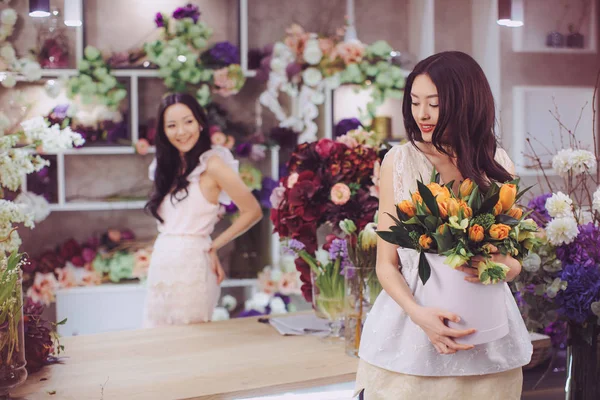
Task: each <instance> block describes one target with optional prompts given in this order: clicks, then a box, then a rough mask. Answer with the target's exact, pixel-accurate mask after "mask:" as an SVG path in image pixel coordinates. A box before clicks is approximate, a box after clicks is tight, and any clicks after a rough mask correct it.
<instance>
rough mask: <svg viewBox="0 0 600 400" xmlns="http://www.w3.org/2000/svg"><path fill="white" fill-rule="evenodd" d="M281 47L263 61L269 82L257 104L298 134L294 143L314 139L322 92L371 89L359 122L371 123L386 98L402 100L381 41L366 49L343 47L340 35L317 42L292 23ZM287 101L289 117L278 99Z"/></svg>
mask: <svg viewBox="0 0 600 400" xmlns="http://www.w3.org/2000/svg"><path fill="white" fill-rule="evenodd" d="M286 33H287V36H286V37H285V39H284V40H283V41H282V42H277V43H275V45H274V46H273V52H272V54H271V55H270V56H268V58H267V62H263V63H261V64H262V65H268V68H269V70H270V71H269V78H268V81H267V89H266V90H265V91H264V92H263V93H262V94H261V95H260V102H261V104H262V105H264V106H266V107H267V108H268V109H269V110H271V112H273V114H274V115H275V117H276V118H277V119H278V120H279V122H280V124H279V126H280V127H283V128H291V129H292V130H294V131H296V132H299V133H300V134H299V136H298V143H303V142H312V141H314V140H316V138H317V125H316V123H315V122H314V120H315V118H316V117H317V116H318V115H319V110H318V106H319V105H321V104H323V102H324V101H325V91H326V90H333V89H335V88H337V87H339V86H340V85H341V84H343V83H352V84H358V85H361V86H362V87H363V88H367V87H368V88H371V89H372V91H371V98H372V100H371V101H370V102H369V104H368V105H367V114H365V115H364V116H363V118H364V119H372V118H373V117H374V116H375V112H376V109H377V107H378V106H379V105H381V104H382V103H383V101H384V100H385V99H386V98H387V97H394V98H398V97H402V88H403V87H404V74H403V72H402V70H401V69H400V68H399V67H397V66H395V65H392V64H391V63H390V62H389V60H390V53H391V52H392V48H391V47H390V46H389V44H387V42H385V41H378V42H376V43H374V44H373V45H371V46H365V45H364V44H363V43H361V42H359V41H351V42H344V41H342V40H341V36H340V35H338V36H335V37H319V35H317V34H316V33H307V32H305V31H304V29H303V28H302V27H301V26H299V25H297V24H294V25H292V26H291V27H290V28H289V29H288V30H287V31H286ZM281 92H283V93H285V94H287V95H288V96H290V97H291V98H292V99H293V101H294V103H293V105H292V113H291V114H290V115H288V114H286V112H285V111H284V109H283V107H282V105H281V103H280V102H279V94H280V93H281Z"/></svg>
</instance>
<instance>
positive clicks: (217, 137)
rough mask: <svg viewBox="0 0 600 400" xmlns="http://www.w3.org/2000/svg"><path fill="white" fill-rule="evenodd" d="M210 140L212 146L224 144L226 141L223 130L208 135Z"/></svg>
mask: <svg viewBox="0 0 600 400" xmlns="http://www.w3.org/2000/svg"><path fill="white" fill-rule="evenodd" d="M210 142H211V143H212V144H213V146H224V145H225V143H227V136H225V134H224V133H223V132H215V133H213V134H212V135H210Z"/></svg>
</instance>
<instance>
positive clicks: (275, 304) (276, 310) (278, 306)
mask: <svg viewBox="0 0 600 400" xmlns="http://www.w3.org/2000/svg"><path fill="white" fill-rule="evenodd" d="M269 307H270V308H271V314H286V313H287V309H286V308H285V302H284V301H283V300H282V299H281V297H273V298H272V299H271V301H270V302H269Z"/></svg>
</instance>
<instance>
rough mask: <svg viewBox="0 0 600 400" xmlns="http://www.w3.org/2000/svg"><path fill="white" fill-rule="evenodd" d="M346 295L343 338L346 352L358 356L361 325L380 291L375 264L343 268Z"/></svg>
mask: <svg viewBox="0 0 600 400" xmlns="http://www.w3.org/2000/svg"><path fill="white" fill-rule="evenodd" d="M344 277H345V287H346V296H345V301H344V304H345V306H344V339H345V342H346V353H347V354H348V355H351V356H354V357H358V349H359V347H360V338H361V335H362V329H363V325H364V323H365V320H366V318H367V314H368V312H369V311H370V310H371V307H372V306H373V303H375V299H376V298H377V296H378V295H379V293H381V290H382V288H381V284H380V283H379V280H378V279H377V274H376V271H375V265H372V266H367V267H355V266H346V267H345V268H344Z"/></svg>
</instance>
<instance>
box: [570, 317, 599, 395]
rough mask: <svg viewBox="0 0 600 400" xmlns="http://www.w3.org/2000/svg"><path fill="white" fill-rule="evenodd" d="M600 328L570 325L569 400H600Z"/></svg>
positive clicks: (588, 325) (594, 325)
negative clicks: (599, 378)
mask: <svg viewBox="0 0 600 400" xmlns="http://www.w3.org/2000/svg"><path fill="white" fill-rule="evenodd" d="M599 335H600V326H598V325H597V324H595V323H588V324H586V325H583V326H582V325H579V324H570V325H569V341H568V348H567V384H566V390H567V396H566V399H567V400H598V399H600V385H599V384H598V377H600V340H599Z"/></svg>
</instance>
